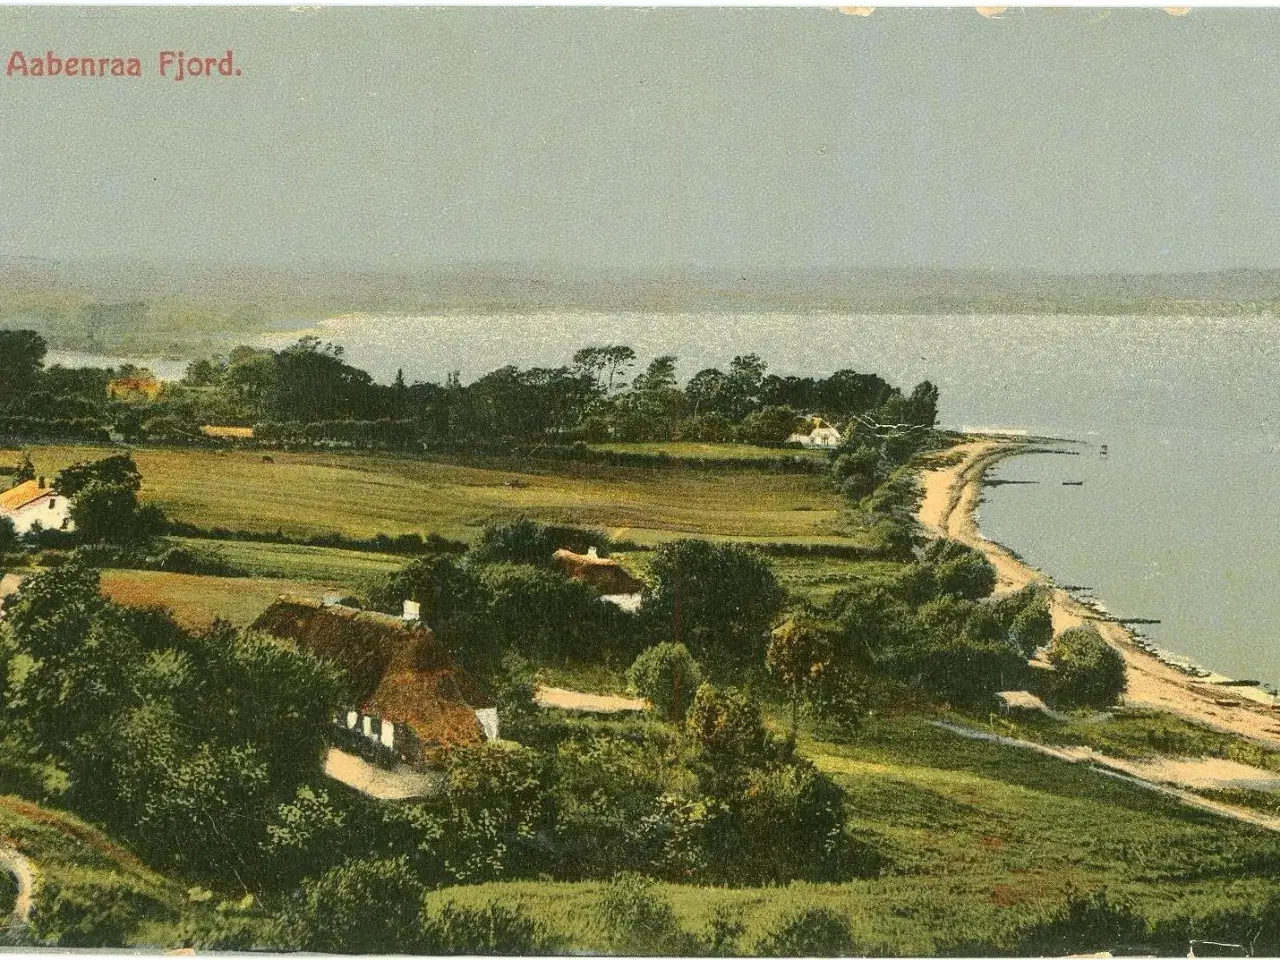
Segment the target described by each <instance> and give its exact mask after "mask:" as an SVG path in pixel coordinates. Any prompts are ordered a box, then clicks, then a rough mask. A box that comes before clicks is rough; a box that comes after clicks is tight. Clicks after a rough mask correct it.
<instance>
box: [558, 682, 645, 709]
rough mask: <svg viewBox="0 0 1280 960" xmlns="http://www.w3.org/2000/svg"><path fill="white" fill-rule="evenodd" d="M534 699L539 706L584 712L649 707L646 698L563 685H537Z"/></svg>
mask: <svg viewBox="0 0 1280 960" xmlns="http://www.w3.org/2000/svg"><path fill="white" fill-rule="evenodd" d="M534 701H535V702H536V703H537V704H538V706H540V707H557V708H559V709H561V710H577V711H581V712H584V713H623V712H626V711H639V710H648V709H649V701H647V700H637V699H633V698H631V697H615V696H612V695H610V694H606V693H579V692H578V691H577V690H566V689H564V688H563V687H538V689H537V692H536V693H535V694H534Z"/></svg>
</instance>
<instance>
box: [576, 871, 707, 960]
mask: <svg viewBox="0 0 1280 960" xmlns="http://www.w3.org/2000/svg"><path fill="white" fill-rule="evenodd" d="M596 910H597V914H598V916H599V921H600V925H601V933H602V935H603V937H604V940H605V941H606V943H607V944H608V946H609V948H610V949H611V950H612V951H613V952H614V953H620V954H629V955H640V956H650V957H662V956H681V955H685V954H689V953H692V952H693V948H694V946H695V944H694V942H693V938H692V937H690V936H689V935H688V934H686V933H684V932H683V931H682V930H681V929H680V924H679V922H678V921H677V920H676V914H675V911H674V910H673V909H672V908H671V904H670V903H669V902H668V901H667V898H666V897H665V896H663V895H662V893H661V892H660V891H659V890H658V889H657V887H656V886H655V885H654V883H653V881H652V880H649V879H648V878H646V877H642V876H640V875H639V874H634V873H623V874H619V875H618V876H616V877H614V878H613V879H612V880H611V881H609V882H608V883H607V884H606V885H605V888H604V892H603V893H602V894H601V896H600V901H599V903H598V904H597V907H596Z"/></svg>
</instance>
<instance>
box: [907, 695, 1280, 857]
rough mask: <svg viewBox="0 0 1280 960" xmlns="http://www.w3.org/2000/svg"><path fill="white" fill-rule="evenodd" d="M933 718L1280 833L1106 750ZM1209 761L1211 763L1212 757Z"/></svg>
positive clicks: (962, 732) (1271, 821) (1265, 819)
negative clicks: (1144, 772) (1024, 737)
mask: <svg viewBox="0 0 1280 960" xmlns="http://www.w3.org/2000/svg"><path fill="white" fill-rule="evenodd" d="M932 722H933V725H934V726H935V727H940V728H942V729H943V730H948V731H950V732H951V733H954V734H957V735H959V736H962V737H967V738H968V739H970V740H985V741H987V742H988V743H998V744H1001V745H1002V746H1006V747H1017V748H1018V749H1020V750H1031V751H1034V752H1035V753H1040V754H1043V755H1045V756H1047V757H1054V758H1056V759H1058V760H1063V761H1065V762H1067V763H1083V764H1086V765H1088V766H1090V767H1092V769H1094V770H1095V771H1097V772H1098V773H1101V774H1103V775H1105V776H1109V777H1114V778H1116V779H1117V780H1123V781H1125V782H1126V783H1131V784H1133V785H1134V786H1135V787H1141V788H1142V789H1143V790H1150V791H1151V792H1152V793H1158V794H1161V795H1162V796H1166V797H1170V798H1172V799H1174V800H1178V801H1180V802H1182V803H1185V804H1187V805H1188V806H1192V807H1197V808H1199V809H1201V810H1207V811H1209V812H1210V813H1214V814H1217V815H1218V816H1220V817H1226V818H1227V819H1229V820H1235V821H1237V822H1239V823H1247V824H1250V825H1252V826H1255V827H1261V828H1262V829H1263V830H1271V831H1273V832H1275V833H1280V817H1272V816H1268V815H1267V814H1265V813H1259V812H1257V811H1254V810H1246V809H1244V808H1241V807H1233V806H1230V805H1229V804H1225V803H1219V802H1218V801H1216V800H1210V799H1208V798H1207V797H1202V796H1200V795H1199V794H1196V793H1192V792H1191V791H1190V790H1184V789H1182V788H1180V787H1176V786H1170V785H1167V784H1164V783H1156V782H1154V781H1152V780H1149V779H1147V778H1146V777H1144V776H1142V775H1141V774H1142V770H1143V766H1144V765H1142V764H1136V763H1132V762H1130V761H1126V760H1121V759H1119V758H1118V757H1109V756H1107V755H1105V754H1101V753H1098V752H1097V751H1095V750H1092V749H1090V748H1089V747H1051V746H1046V745H1045V744H1043V743H1034V742H1033V741H1031V740H1018V739H1016V738H1014V737H1005V736H1001V735H1000V734H996V733H987V732H986V731H985V730H975V729H974V728H973V727H965V726H961V725H960V724H958V723H948V722H947V721H945V720H934V721H932ZM1208 762H1210V763H1212V761H1208ZM1227 762H1229V761H1227ZM1236 766H1243V764H1237V765H1236ZM1247 769H1252V768H1247ZM1256 772H1257V773H1261V774H1264V775H1265V773H1266V772H1265V771H1256Z"/></svg>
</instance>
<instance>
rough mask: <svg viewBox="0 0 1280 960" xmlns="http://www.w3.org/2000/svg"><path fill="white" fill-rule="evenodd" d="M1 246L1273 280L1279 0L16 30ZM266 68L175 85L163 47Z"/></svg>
mask: <svg viewBox="0 0 1280 960" xmlns="http://www.w3.org/2000/svg"><path fill="white" fill-rule="evenodd" d="M0 38H3V39H0V56H3V57H4V59H5V62H6V64H7V63H8V61H9V59H10V55H11V53H12V51H14V50H20V51H23V52H24V53H25V54H27V55H28V56H32V55H35V54H39V53H43V52H45V51H47V50H50V49H52V50H53V51H54V52H55V54H57V55H58V56H60V57H64V58H65V57H70V56H93V57H102V56H117V55H119V56H130V55H132V56H137V57H138V58H139V59H140V62H141V67H142V72H143V74H144V76H143V77H141V78H139V79H128V78H113V77H87V78H68V77H65V76H60V77H30V76H29V77H22V76H17V75H6V74H4V73H0V130H2V131H3V136H2V137H0V257H37V258H48V259H55V260H62V261H77V260H84V259H103V258H106V259H112V258H128V259H136V260H145V261H150V262H156V263H163V262H173V263H178V262H181V263H195V264H209V265H233V264H255V265H268V266H271V265H274V266H290V267H316V266H340V267H348V268H360V269H365V268H374V269H391V270H414V269H419V268H434V267H441V266H459V265H477V264H478V265H494V264H500V265H508V266H511V267H514V268H519V269H522V270H534V271H541V270H546V271H553V272H554V271H562V272H565V273H569V274H602V275H621V276H644V275H654V274H661V273H664V272H669V271H673V270H678V271H688V270H705V271H709V272H711V273H725V274H728V273H737V272H747V271H751V272H755V273H761V272H764V273H771V272H772V273H780V274H781V273H797V272H805V271H814V270H820V271H830V270H841V269H867V268H906V267H926V268H961V269H989V270H1001V271H1049V272H1053V273H1087V272H1154V271H1170V272H1173V271H1195V270H1207V269H1217V268H1224V267H1277V266H1280V248H1278V247H1277V244H1276V240H1277V225H1278V224H1280V176H1278V175H1277V174H1278V173H1280V159H1278V156H1280V155H1278V154H1277V150H1276V145H1277V144H1280V96H1277V90H1280V84H1278V82H1277V81H1280V68H1278V67H1277V49H1278V48H1280V11H1266V10H1221V9H1217V10H1196V11H1193V12H1192V13H1191V14H1190V15H1188V16H1184V17H1177V18H1175V17H1171V16H1168V15H1166V14H1164V13H1162V12H1160V11H1157V10H1127V11H1122V10H1116V11H1106V10H1084V9H1066V10H1058V11H1053V10H1044V9H1013V8H1011V9H1010V10H1008V11H1007V12H1006V13H1005V14H1004V15H1002V16H1000V17H998V18H996V19H984V18H983V17H981V16H979V15H978V14H977V13H976V12H975V11H974V10H973V9H972V8H963V9H953V10H922V9H914V10H904V9H884V8H882V9H879V10H877V11H876V12H875V13H874V14H873V15H872V16H870V17H855V16H847V15H843V14H840V13H838V12H837V11H835V10H833V9H819V8H799V9H760V8H755V9H724V8H702V9H671V8H667V9H649V10H640V9H618V8H603V9H601V8H597V9H584V8H567V7H562V8H508V9H493V8H476V7H471V8H438V7H436V8H419V9H403V8H400V9H369V8H333V7H328V8H311V9H307V8H294V9H284V8H256V9H253V8H249V9H245V8H240V9H236V8H186V9H175V8H168V9H155V8H152V9H147V8H113V9H103V8H79V9H65V8H62V9H60V8H12V7H4V8H0ZM171 49H178V50H183V51H185V52H186V53H187V54H188V55H190V54H198V55H211V56H223V55H225V52H226V50H227V49H231V50H233V51H234V64H235V67H236V68H237V69H239V70H240V72H241V73H240V76H233V77H228V78H224V77H215V78H212V79H209V78H189V79H187V80H184V81H182V82H175V81H174V80H172V79H164V78H161V77H159V76H158V60H159V53H160V51H162V50H171Z"/></svg>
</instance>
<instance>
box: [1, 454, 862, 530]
mask: <svg viewBox="0 0 1280 960" xmlns="http://www.w3.org/2000/svg"><path fill="white" fill-rule="evenodd" d="M115 452H119V451H118V449H116V448H100V447H88V446H35V447H31V448H30V449H29V453H30V454H31V457H32V459H33V460H34V461H35V463H36V466H37V468H38V469H39V470H40V471H41V472H42V473H45V474H47V475H50V476H52V475H53V474H54V473H56V472H57V471H58V470H60V469H62V468H63V467H65V466H67V465H68V464H69V463H73V462H75V461H78V460H89V459H96V458H100V457H103V456H106V455H108V454H110V453H115ZM20 455H21V454H20V452H19V451H15V450H0V462H7V461H9V460H16V459H17V458H18V457H19V456H20ZM133 456H134V459H135V461H136V462H137V464H138V468H139V469H140V470H141V471H142V476H143V478H144V483H143V489H142V497H143V498H144V499H146V500H149V501H152V502H154V503H157V504H159V505H160V506H161V507H163V508H164V510H165V511H166V512H167V513H168V514H169V515H170V516H171V517H172V518H173V519H175V520H181V521H186V522H188V523H193V524H196V525H198V526H202V527H215V526H220V527H227V528H231V529H239V530H250V531H256V532H263V533H270V532H274V531H276V530H280V531H283V532H284V533H285V534H287V535H291V536H307V535H312V534H317V533H327V532H337V533H341V534H344V535H346V536H352V537H370V536H373V535H374V534H377V533H386V534H389V535H392V536H395V535H397V534H403V533H415V532H416V533H423V534H427V533H436V534H439V535H441V536H444V537H449V538H453V539H459V540H465V541H471V540H473V539H474V538H475V537H476V536H477V534H478V533H479V530H480V528H481V527H482V526H483V525H484V523H485V522H486V521H488V520H490V519H492V518H504V517H514V516H518V515H521V514H523V515H527V516H530V517H533V518H535V519H538V520H542V521H545V522H548V523H560V524H574V525H579V526H592V527H600V528H603V529H605V530H607V531H608V532H610V533H611V534H613V535H615V536H617V537H619V538H627V539H633V540H636V541H637V542H642V543H656V542H662V541H663V540H669V539H672V538H674V537H679V536H688V535H691V536H714V537H726V538H735V539H737V538H742V539H748V540H757V541H760V540H784V541H792V542H847V541H844V540H843V539H842V538H840V537H838V536H837V535H836V533H837V531H838V530H839V529H840V523H841V518H840V509H841V501H840V497H839V494H838V492H837V491H835V490H834V489H832V487H831V486H830V484H829V483H828V482H827V480H826V478H825V477H823V476H818V475H809V474H787V473H771V472H766V471H761V470H743V471H741V472H736V471H735V472H727V471H712V470H696V469H689V470H681V469H656V468H634V467H632V468H623V467H609V466H603V465H589V464H564V465H561V466H559V467H558V468H557V470H558V472H554V473H552V472H542V471H540V470H525V471H511V470H504V469H493V468H482V467H473V466H460V465H455V464H451V463H442V462H437V461H432V460H426V459H423V458H420V457H409V456H400V455H394V454H339V453H310V452H308V453H285V452H274V451H273V452H272V453H271V455H270V456H271V458H272V460H274V462H273V463H264V462H263V459H262V455H261V454H258V453H252V452H248V451H227V452H220V451H205V450H190V451H188V450H166V449H146V448H141V449H137V450H134V451H133Z"/></svg>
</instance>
